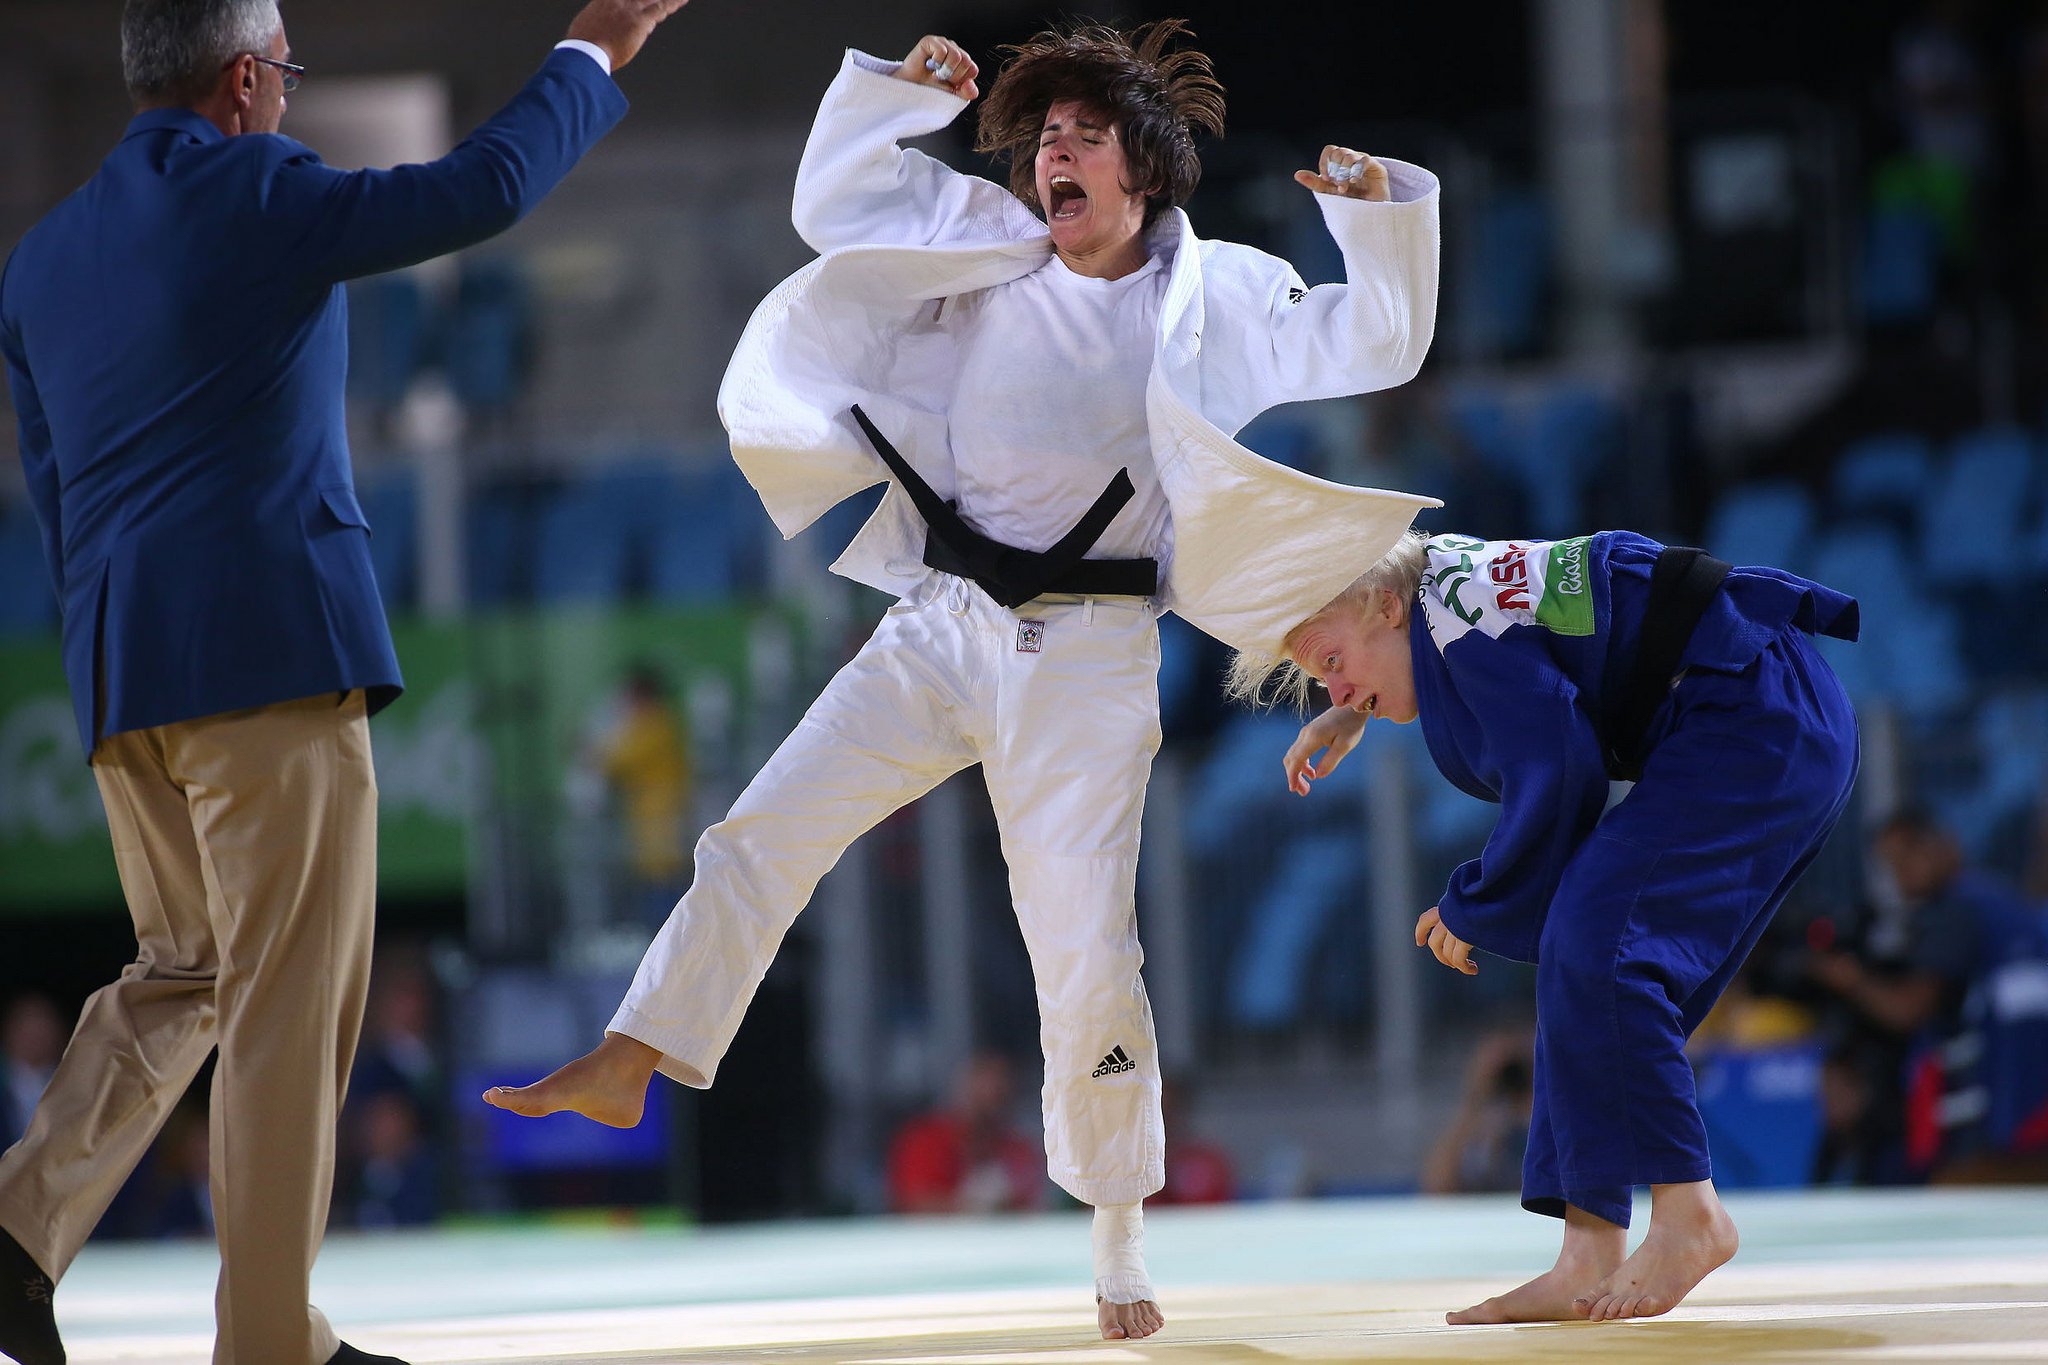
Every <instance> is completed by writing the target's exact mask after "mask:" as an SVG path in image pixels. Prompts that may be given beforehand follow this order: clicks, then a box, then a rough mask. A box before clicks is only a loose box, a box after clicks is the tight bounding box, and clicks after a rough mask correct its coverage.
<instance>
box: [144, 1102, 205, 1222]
mask: <svg viewBox="0 0 2048 1365" xmlns="http://www.w3.org/2000/svg"><path fill="white" fill-rule="evenodd" d="M206 1114H207V1106H206V1103H205V1101H204V1100H203V1099H201V1098H197V1097H195V1096H193V1095H190V1094H188V1095H187V1097H186V1098H185V1099H184V1100H182V1101H180V1102H179V1104H178V1106H177V1108H175V1109H173V1110H172V1111H171V1116H170V1118H169V1119H168V1120H166V1121H165V1123H164V1128H163V1132H161V1133H160V1134H158V1135H157V1140H156V1147H155V1149H154V1161H153V1166H154V1169H153V1171H152V1173H151V1175H150V1177H149V1180H148V1184H147V1186H146V1187H145V1192H144V1199H145V1200H146V1206H147V1210H148V1211H147V1213H146V1215H145V1216H144V1219H143V1224H142V1226H143V1231H144V1232H145V1233H146V1235H148V1236H151V1237H211V1236H213V1188H212V1185H211V1183H210V1181H211V1176H212V1143H211V1141H210V1140H209V1138H208V1136H207V1122H206Z"/></svg>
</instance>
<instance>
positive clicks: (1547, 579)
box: [1422, 536, 1593, 649]
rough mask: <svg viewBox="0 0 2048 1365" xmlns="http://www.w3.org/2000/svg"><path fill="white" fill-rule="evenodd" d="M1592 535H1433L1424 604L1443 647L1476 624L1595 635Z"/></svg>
mask: <svg viewBox="0 0 2048 1365" xmlns="http://www.w3.org/2000/svg"><path fill="white" fill-rule="evenodd" d="M1590 539H1591V537H1588V536H1577V537H1574V538H1573V539H1571V540H1554V541H1553V540H1473V539H1471V538H1470V537H1467V536H1433V537H1431V538H1430V541H1429V569H1428V571H1427V572H1426V573H1425V574H1424V575H1423V578H1422V605H1423V611H1424V615H1425V619H1426V621H1427V624H1428V626H1429V633H1430V635H1431V636H1433V637H1434V638H1435V640H1436V643H1437V648H1439V649H1442V648H1443V647H1444V646H1445V645H1448V644H1451V643H1452V642H1454V641H1456V640H1459V639H1462V638H1463V637H1464V635H1465V633H1466V632H1467V631H1473V630H1476V631H1479V632H1480V633H1482V634H1484V635H1486V636H1487V637H1489V638H1493V639H1497V638H1499V636H1500V633H1501V632H1502V631H1504V630H1506V629H1507V628H1508V627H1509V626H1521V625H1538V626H1542V627H1544V628H1545V629H1546V630H1551V631H1555V632H1556V633H1557V634H1559V635H1591V634H1592V633H1593V593H1592V587H1591V584H1590V583H1589V582H1588V580H1587V572H1586V547H1587V543H1588V541H1589V540H1590Z"/></svg>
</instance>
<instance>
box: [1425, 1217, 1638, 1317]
mask: <svg viewBox="0 0 2048 1365" xmlns="http://www.w3.org/2000/svg"><path fill="white" fill-rule="evenodd" d="M1564 1218H1565V1222H1564V1247H1563V1249H1562V1250H1560V1251H1559V1252H1558V1253H1557V1264H1556V1265H1554V1266H1552V1267H1551V1268H1550V1269H1548V1270H1546V1271H1544V1272H1543V1273H1542V1274H1541V1275H1538V1276H1537V1277H1536V1278H1535V1279H1533V1280H1531V1281H1529V1282H1528V1283H1527V1284H1525V1285H1518V1286H1517V1287H1515V1288H1513V1289H1510V1290H1509V1291H1508V1292H1507V1293H1505V1294H1496V1295H1494V1296H1493V1297H1492V1298H1490V1299H1487V1300H1486V1301H1484V1302H1483V1303H1475V1304H1473V1305H1472V1306H1471V1307H1470V1308H1463V1309H1460V1310H1459V1311H1457V1312H1455V1313H1446V1314H1444V1321H1445V1322H1447V1323H1449V1324H1450V1325H1451V1326H1453V1327H1464V1326H1467V1325H1469V1324H1473V1323H1489V1322H1561V1321H1566V1320H1569V1319H1572V1318H1582V1317H1584V1316H1585V1315H1586V1314H1585V1310H1584V1309H1583V1308H1579V1307H1576V1306H1575V1301H1576V1300H1578V1299H1581V1298H1583V1297H1584V1295H1585V1293H1586V1286H1588V1285H1591V1284H1597V1283H1599V1281H1600V1279H1601V1277H1602V1276H1605V1275H1609V1274H1612V1273H1613V1271H1614V1270H1615V1268H1616V1267H1618V1266H1619V1265H1621V1264H1622V1257H1623V1256H1625V1255H1626V1254H1627V1253H1628V1229H1627V1228H1624V1227H1622V1226H1621V1225H1620V1224H1618V1223H1610V1222H1608V1221H1607V1220H1606V1219H1604V1218H1596V1217H1594V1216H1593V1215H1592V1214H1590V1213H1587V1212H1586V1211H1585V1210H1584V1209H1580V1208H1577V1207H1574V1206H1570V1205H1567V1206H1566V1208H1565V1215H1564Z"/></svg>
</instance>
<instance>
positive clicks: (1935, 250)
mask: <svg viewBox="0 0 2048 1365" xmlns="http://www.w3.org/2000/svg"><path fill="white" fill-rule="evenodd" d="M1940 277H1941V229H1940V226H1939V225H1938V224H1937V223H1935V221H1934V220H1933V219H1932V218H1931V217H1929V216H1928V215H1927V214H1925V213H1922V212H1920V211H1918V210H1916V209H1911V208H1903V207H1891V208H1881V209H1878V210H1876V211H1874V212H1873V213H1872V214H1871V215H1870V217H1869V219H1868V220H1867V221H1866V222H1865V224H1864V230H1863V269H1862V277H1861V280H1860V286H1861V287H1860V289H1859V291H1858V292H1859V294H1860V296H1861V299H1862V303H1863V316H1864V318H1865V320H1866V321H1869V322H1874V323H1879V324H1901V323H1916V322H1924V321H1926V320H1927V318H1929V317H1930V316H1932V315H1933V312H1934V304H1935V299H1936V297H1937V295H1938V293H1939V287H1940Z"/></svg>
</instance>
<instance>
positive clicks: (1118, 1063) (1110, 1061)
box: [1088, 1043, 1138, 1080]
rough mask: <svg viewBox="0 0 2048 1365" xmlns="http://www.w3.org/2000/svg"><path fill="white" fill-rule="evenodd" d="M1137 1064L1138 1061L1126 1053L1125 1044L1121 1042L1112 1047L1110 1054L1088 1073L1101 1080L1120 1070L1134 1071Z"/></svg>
mask: <svg viewBox="0 0 2048 1365" xmlns="http://www.w3.org/2000/svg"><path fill="white" fill-rule="evenodd" d="M1137 1066H1138V1064H1137V1063H1136V1062H1134V1061H1132V1060H1131V1059H1130V1058H1129V1057H1126V1056H1125V1055H1124V1049H1123V1044H1121V1043H1119V1044H1117V1045H1116V1046H1115V1047H1113V1048H1111V1049H1110V1050H1109V1055H1108V1056H1107V1057H1104V1058H1103V1059H1102V1062H1101V1064H1100V1065H1098V1066H1097V1067H1096V1068H1095V1070H1093V1071H1091V1072H1089V1073H1088V1074H1089V1075H1090V1076H1092V1077H1094V1078H1095V1079H1096V1080H1101V1079H1102V1078H1103V1077H1104V1076H1114V1075H1116V1074H1117V1073H1118V1072H1119V1071H1134V1070H1136V1069H1137Z"/></svg>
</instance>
